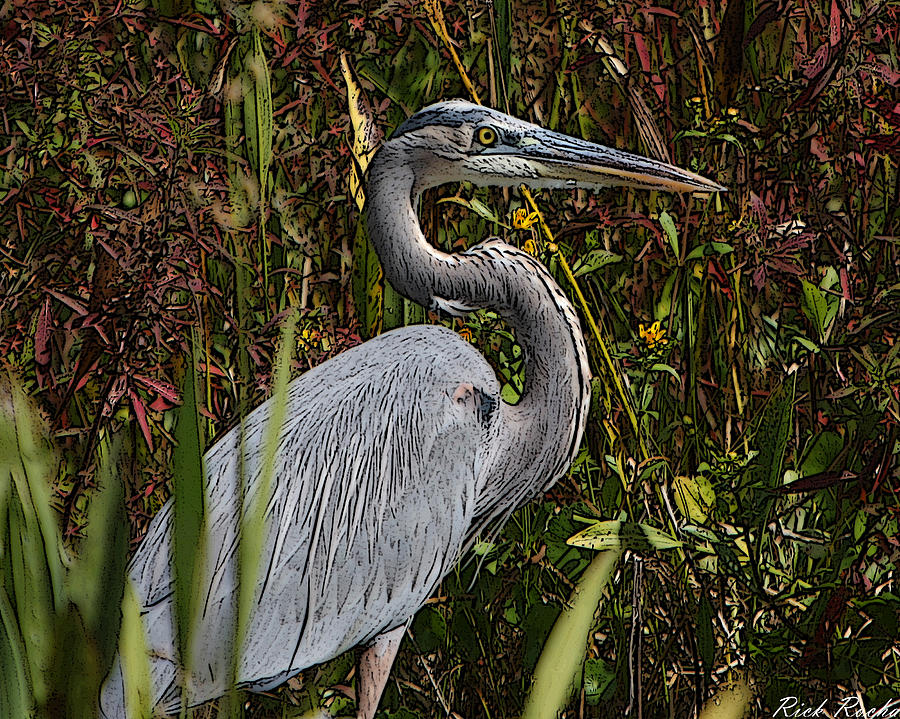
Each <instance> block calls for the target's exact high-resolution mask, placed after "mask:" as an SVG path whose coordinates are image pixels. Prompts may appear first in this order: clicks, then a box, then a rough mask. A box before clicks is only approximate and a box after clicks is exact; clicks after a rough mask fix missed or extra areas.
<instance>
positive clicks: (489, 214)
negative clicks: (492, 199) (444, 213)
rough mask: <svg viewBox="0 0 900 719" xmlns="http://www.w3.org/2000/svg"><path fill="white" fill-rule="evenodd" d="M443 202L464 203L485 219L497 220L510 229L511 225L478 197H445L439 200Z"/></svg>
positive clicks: (496, 221)
mask: <svg viewBox="0 0 900 719" xmlns="http://www.w3.org/2000/svg"><path fill="white" fill-rule="evenodd" d="M442 202H452V203H453V204H454V205H462V206H463V207H467V208H468V209H470V210H472V212H474V213H476V214H478V215H480V216H481V217H483V218H484V219H486V220H490V221H491V222H495V223H496V224H498V225H500V226H501V227H505V228H506V229H509V225H507V224H506V223H505V222H502V221H501V220H500V218H499V217H498V216H497V214H496V213H495V212H494V211H493V210H492V209H491V208H490V207H488V206H487V205H485V204H484V203H483V202H482V201H481V200H479V199H478V198H477V197H473V198H472V199H471V200H467V199H466V198H464V197H443V198H441V199H439V200H437V204H440V203H442Z"/></svg>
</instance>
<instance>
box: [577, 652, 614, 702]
mask: <svg viewBox="0 0 900 719" xmlns="http://www.w3.org/2000/svg"><path fill="white" fill-rule="evenodd" d="M583 676H584V681H583V684H582V686H583V687H584V698H585V701H587V703H588V704H591V705H592V706H596V705H597V704H599V703H600V700H601V699H602V698H603V694H604V692H605V691H606V688H607V687H608V686H609V685H610V684H612V682H613V680H615V678H616V671H615V666H614V665H612V664H610V663H609V662H607V661H605V660H603V659H600V658H596V659H595V658H594V657H588V658H587V659H585V661H584V672H583Z"/></svg>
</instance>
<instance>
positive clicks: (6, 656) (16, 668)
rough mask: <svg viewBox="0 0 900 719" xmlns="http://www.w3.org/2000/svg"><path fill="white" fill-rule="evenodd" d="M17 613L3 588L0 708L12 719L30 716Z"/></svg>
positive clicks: (0, 590) (0, 601)
mask: <svg viewBox="0 0 900 719" xmlns="http://www.w3.org/2000/svg"><path fill="white" fill-rule="evenodd" d="M25 652H26V650H25V641H24V639H23V638H22V634H21V632H20V630H19V622H18V620H17V618H16V612H15V610H14V609H13V606H12V604H11V603H10V601H9V597H8V596H7V594H6V590H5V588H4V587H2V586H0V707H3V710H4V712H7V715H8V716H11V717H27V716H31V709H32V699H31V692H29V690H28V688H29V680H28V671H27V670H28V667H29V665H28V660H27V657H26V654H25Z"/></svg>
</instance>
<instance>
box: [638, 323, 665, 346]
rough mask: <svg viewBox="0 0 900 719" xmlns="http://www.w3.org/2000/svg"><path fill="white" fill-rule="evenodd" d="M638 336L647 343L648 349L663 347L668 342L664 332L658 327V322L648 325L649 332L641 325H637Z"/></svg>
mask: <svg viewBox="0 0 900 719" xmlns="http://www.w3.org/2000/svg"><path fill="white" fill-rule="evenodd" d="M638 334H639V335H640V337H641V339H642V340H644V342H646V343H647V348H648V349H654V348H655V347H656V345H664V344H666V343H667V342H668V341H669V340H668V339H666V331H665V329H663V328H662V327H661V326H660V323H659V320H657V321H656V322H654V323H653V324H652V325H650V329H649V330H648V329H646V328H645V327H644V325H643V324H640V325H638Z"/></svg>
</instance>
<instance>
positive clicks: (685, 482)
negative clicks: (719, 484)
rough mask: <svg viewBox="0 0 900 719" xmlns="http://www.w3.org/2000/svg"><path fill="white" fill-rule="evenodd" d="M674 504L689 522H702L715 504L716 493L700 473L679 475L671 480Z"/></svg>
mask: <svg viewBox="0 0 900 719" xmlns="http://www.w3.org/2000/svg"><path fill="white" fill-rule="evenodd" d="M672 491H673V493H674V495H675V504H676V505H677V506H678V509H679V511H680V512H681V514H682V516H684V518H685V519H687V520H688V521H690V522H694V523H696V524H703V523H704V522H705V521H706V520H707V519H708V518H709V514H710V512H711V511H712V508H713V507H714V506H715V504H716V493H715V491H714V490H713V488H712V484H711V483H710V481H709V480H708V479H707V478H706V477H704V476H703V475H702V474H698V475H696V476H693V477H687V476H684V475H679V476H677V477H675V479H674V480H673V482H672Z"/></svg>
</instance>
